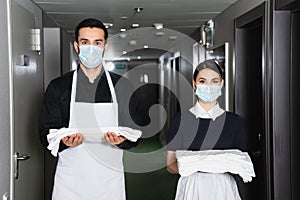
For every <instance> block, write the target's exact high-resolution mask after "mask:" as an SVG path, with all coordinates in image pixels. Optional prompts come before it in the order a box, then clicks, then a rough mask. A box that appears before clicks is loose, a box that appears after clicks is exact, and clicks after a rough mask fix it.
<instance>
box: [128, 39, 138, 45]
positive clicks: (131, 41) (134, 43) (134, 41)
mask: <svg viewBox="0 0 300 200" xmlns="http://www.w3.org/2000/svg"><path fill="white" fill-rule="evenodd" d="M136 44H137V41H136V40H130V41H129V45H130V46H135V45H136Z"/></svg>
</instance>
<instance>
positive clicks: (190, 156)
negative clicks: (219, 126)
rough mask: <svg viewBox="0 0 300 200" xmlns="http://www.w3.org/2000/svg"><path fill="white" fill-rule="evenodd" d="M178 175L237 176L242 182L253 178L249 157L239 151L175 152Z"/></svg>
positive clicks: (253, 173)
mask: <svg viewBox="0 0 300 200" xmlns="http://www.w3.org/2000/svg"><path fill="white" fill-rule="evenodd" d="M176 158H177V162H178V169H179V174H180V175H181V176H189V175H191V174H193V173H195V172H198V171H201V172H209V173H226V172H230V173H233V174H238V175H239V176H240V177H241V178H242V179H243V181H244V182H250V181H252V177H255V172H254V168H253V164H252V161H251V159H250V156H249V155H248V153H246V152H241V151H240V150H236V149H233V150H232V149H231V150H206V151H176Z"/></svg>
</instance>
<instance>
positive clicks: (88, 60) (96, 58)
mask: <svg viewBox="0 0 300 200" xmlns="http://www.w3.org/2000/svg"><path fill="white" fill-rule="evenodd" d="M103 51H104V49H103V48H102V47H97V46H94V45H82V46H79V59H80V61H81V62H82V64H83V65H84V66H86V67H87V68H96V67H98V66H99V65H100V64H101V63H102V55H103Z"/></svg>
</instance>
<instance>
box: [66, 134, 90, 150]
mask: <svg viewBox="0 0 300 200" xmlns="http://www.w3.org/2000/svg"><path fill="white" fill-rule="evenodd" d="M84 139H85V137H84V135H83V134H81V133H75V134H72V135H71V136H66V137H64V138H62V139H61V141H62V142H63V143H64V144H65V145H67V146H68V147H76V146H78V145H80V144H82V142H83V141H84Z"/></svg>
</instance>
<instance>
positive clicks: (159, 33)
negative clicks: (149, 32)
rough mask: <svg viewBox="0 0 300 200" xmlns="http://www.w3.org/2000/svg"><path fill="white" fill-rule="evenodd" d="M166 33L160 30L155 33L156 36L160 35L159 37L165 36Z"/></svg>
mask: <svg viewBox="0 0 300 200" xmlns="http://www.w3.org/2000/svg"><path fill="white" fill-rule="evenodd" d="M164 34H165V33H164V32H162V31H159V32H156V33H155V35H156V36H159V37H160V36H163V35H164Z"/></svg>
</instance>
